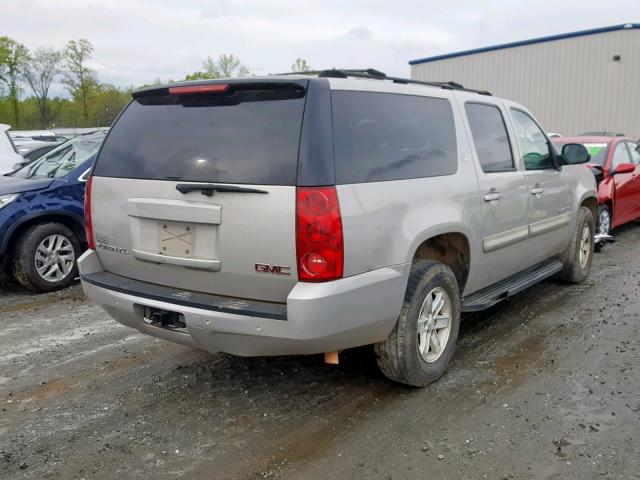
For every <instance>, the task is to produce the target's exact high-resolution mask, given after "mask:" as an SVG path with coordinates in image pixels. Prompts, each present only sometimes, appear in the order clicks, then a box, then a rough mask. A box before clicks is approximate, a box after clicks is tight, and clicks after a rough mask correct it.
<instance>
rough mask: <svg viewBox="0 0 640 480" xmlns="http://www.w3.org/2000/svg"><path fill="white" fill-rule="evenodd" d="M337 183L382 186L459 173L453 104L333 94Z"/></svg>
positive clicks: (403, 97)
mask: <svg viewBox="0 0 640 480" xmlns="http://www.w3.org/2000/svg"><path fill="white" fill-rule="evenodd" d="M331 104H332V110H333V145H334V155H335V168H336V181H337V183H339V184H349V183H366V182H381V181H387V180H401V179H406V178H421V177H436V176H440V175H451V174H453V173H455V172H456V171H457V169H458V152H457V144H456V131H455V123H454V119H453V110H452V108H451V103H450V102H449V101H448V100H446V99H443V98H430V97H418V96H412V95H398V94H390V93H371V92H351V91H333V92H331Z"/></svg>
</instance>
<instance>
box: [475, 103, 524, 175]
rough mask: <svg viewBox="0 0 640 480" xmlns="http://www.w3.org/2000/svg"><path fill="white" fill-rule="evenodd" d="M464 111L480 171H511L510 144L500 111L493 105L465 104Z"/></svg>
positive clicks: (511, 156) (512, 167)
mask: <svg viewBox="0 0 640 480" xmlns="http://www.w3.org/2000/svg"><path fill="white" fill-rule="evenodd" d="M465 110H466V111H467V118H468V119H469V126H470V127H471V134H472V135H473V143H474V144H475V146H476V152H477V154H478V159H479V160H480V165H481V166H482V170H483V171H485V172H487V173H491V172H504V171H509V170H513V169H514V165H513V155H512V153H511V144H510V143H509V137H508V136H507V127H506V126H505V124H504V119H503V118H502V113H500V109H499V108H498V107H496V106H494V105H486V104H480V103H467V104H466V105H465Z"/></svg>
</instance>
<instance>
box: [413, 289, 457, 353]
mask: <svg viewBox="0 0 640 480" xmlns="http://www.w3.org/2000/svg"><path fill="white" fill-rule="evenodd" d="M450 332H451V298H450V297H449V294H448V293H447V291H446V290H445V289H444V288H442V287H436V288H434V289H433V290H431V291H430V292H429V293H428V294H427V297H426V298H425V300H424V302H423V303H422V308H421V309H420V315H419V316H418V350H419V352H420V356H421V357H422V359H423V360H424V361H425V362H427V363H433V362H435V361H436V360H438V358H440V356H441V355H442V352H444V349H445V347H446V345H447V341H448V340H449V334H450Z"/></svg>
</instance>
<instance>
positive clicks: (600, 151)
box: [555, 142, 609, 167]
mask: <svg viewBox="0 0 640 480" xmlns="http://www.w3.org/2000/svg"><path fill="white" fill-rule="evenodd" d="M555 143H556V147H557V149H558V150H560V151H561V150H562V147H564V146H565V145H566V143H574V142H565V143H562V142H555ZM582 145H584V147H585V148H586V149H587V151H588V152H589V155H591V159H590V160H589V163H594V164H596V165H600V166H601V167H604V164H605V162H606V161H607V153H608V152H609V144H608V143H607V142H584V143H582Z"/></svg>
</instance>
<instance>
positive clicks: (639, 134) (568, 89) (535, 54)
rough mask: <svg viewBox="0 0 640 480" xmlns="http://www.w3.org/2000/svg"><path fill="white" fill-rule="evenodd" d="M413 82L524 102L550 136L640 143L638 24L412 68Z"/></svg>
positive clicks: (514, 45)
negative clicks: (608, 136) (610, 135)
mask: <svg viewBox="0 0 640 480" xmlns="http://www.w3.org/2000/svg"><path fill="white" fill-rule="evenodd" d="M409 64H410V65H411V78H413V79H415V80H437V81H455V82H457V83H461V84H463V85H464V86H465V87H469V88H475V89H480V90H488V91H489V92H491V93H492V94H494V95H497V96H501V97H505V98H508V99H510V100H513V101H516V102H519V103H522V104H523V105H525V106H526V107H527V108H529V109H530V110H531V111H532V112H533V113H534V115H536V117H537V118H538V120H539V121H540V122H541V123H542V125H543V126H544V128H545V129H546V130H547V131H549V132H559V133H561V134H563V135H577V134H580V133H584V132H594V131H607V132H615V133H624V134H626V135H629V136H631V137H633V138H640V24H638V23H627V24H623V25H614V26H611V27H604V28H597V29H592V30H584V31H580V32H573V33H565V34H561V35H553V36H550V37H542V38H535V39H531V40H524V41H519V42H513V43H506V44H501V45H495V46H491V47H484V48H478V49H474V50H466V51H460V52H454V53H449V54H446V55H438V56H432V57H426V58H421V59H417V60H412V61H410V62H409Z"/></svg>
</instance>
